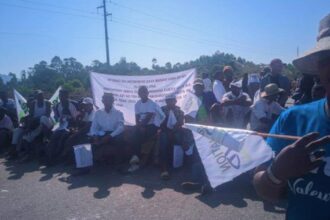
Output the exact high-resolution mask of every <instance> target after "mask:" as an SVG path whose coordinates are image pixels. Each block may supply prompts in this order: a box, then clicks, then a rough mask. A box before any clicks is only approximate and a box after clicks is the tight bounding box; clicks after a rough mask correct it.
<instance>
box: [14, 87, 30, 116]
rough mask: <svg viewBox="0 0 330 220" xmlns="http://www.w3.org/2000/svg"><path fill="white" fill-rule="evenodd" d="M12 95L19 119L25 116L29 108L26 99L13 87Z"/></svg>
mask: <svg viewBox="0 0 330 220" xmlns="http://www.w3.org/2000/svg"><path fill="white" fill-rule="evenodd" d="M14 97H15V104H16V111H17V117H18V120H19V121H20V120H21V119H22V118H23V117H25V116H26V115H27V114H28V113H29V109H28V107H27V102H26V99H25V98H24V97H23V96H22V95H21V94H20V93H19V92H17V90H16V89H14Z"/></svg>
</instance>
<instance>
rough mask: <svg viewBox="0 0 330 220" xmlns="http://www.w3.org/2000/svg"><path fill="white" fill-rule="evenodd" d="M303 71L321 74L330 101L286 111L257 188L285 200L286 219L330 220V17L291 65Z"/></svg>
mask: <svg viewBox="0 0 330 220" xmlns="http://www.w3.org/2000/svg"><path fill="white" fill-rule="evenodd" d="M293 64H294V65H295V66H296V67H297V68H298V70H300V71H301V72H304V73H309V74H317V75H319V76H320V81H321V84H322V85H323V86H324V88H325V90H326V94H327V97H326V98H325V99H321V100H319V101H316V102H312V103H309V104H305V105H298V106H295V107H292V108H290V109H288V110H287V111H285V112H283V113H282V114H281V116H280V117H279V119H278V120H277V122H276V123H275V125H274V126H273V128H272V130H271V132H270V133H271V134H282V135H292V136H298V137H300V138H299V139H298V140H296V141H292V140H288V139H279V138H275V137H272V138H268V140H267V142H268V144H269V145H270V146H271V147H272V148H273V150H274V151H275V153H276V156H275V158H274V159H273V160H272V162H271V163H268V164H264V165H262V166H260V167H259V168H257V170H256V173H255V175H254V186H255V188H256V191H257V193H258V194H259V195H260V196H261V197H263V198H265V199H268V200H271V201H277V200H280V199H282V198H287V201H288V208H287V213H286V219H288V220H291V219H299V220H306V219H330V212H329V210H330V136H329V134H330V111H329V105H330V104H329V100H330V80H329V79H330V14H329V15H328V16H326V17H325V18H323V19H322V20H321V22H320V28H319V35H318V38H317V43H316V47H315V48H314V49H312V50H311V51H309V52H308V53H306V54H305V55H304V56H302V57H300V58H298V59H296V60H294V61H293Z"/></svg>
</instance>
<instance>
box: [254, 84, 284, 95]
mask: <svg viewBox="0 0 330 220" xmlns="http://www.w3.org/2000/svg"><path fill="white" fill-rule="evenodd" d="M282 92H284V89H281V88H278V86H277V85H276V84H275V83H271V84H268V85H267V86H265V88H264V91H263V92H262V93H261V95H260V96H261V97H262V98H265V97H268V96H273V95H278V94H280V93H282Z"/></svg>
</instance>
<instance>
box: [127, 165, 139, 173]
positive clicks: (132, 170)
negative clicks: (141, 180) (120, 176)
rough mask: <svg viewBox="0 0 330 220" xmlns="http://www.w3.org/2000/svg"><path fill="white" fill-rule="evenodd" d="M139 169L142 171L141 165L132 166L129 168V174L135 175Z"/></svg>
mask: <svg viewBox="0 0 330 220" xmlns="http://www.w3.org/2000/svg"><path fill="white" fill-rule="evenodd" d="M138 169H140V166H139V165H137V164H132V165H131V166H130V167H129V168H128V170H127V171H128V172H129V173H133V172H135V171H137V170H138Z"/></svg>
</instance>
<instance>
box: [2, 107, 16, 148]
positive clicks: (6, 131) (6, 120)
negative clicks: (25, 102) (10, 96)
mask: <svg viewBox="0 0 330 220" xmlns="http://www.w3.org/2000/svg"><path fill="white" fill-rule="evenodd" d="M5 112H6V110H5V109H4V108H2V107H0V151H2V150H3V149H4V148H5V147H6V146H7V145H9V144H10V138H11V136H12V132H13V129H14V126H13V122H12V120H11V119H10V117H9V116H7V115H6V114H5Z"/></svg>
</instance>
